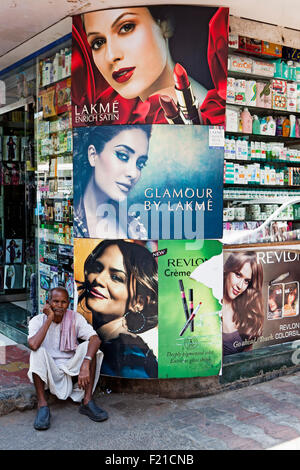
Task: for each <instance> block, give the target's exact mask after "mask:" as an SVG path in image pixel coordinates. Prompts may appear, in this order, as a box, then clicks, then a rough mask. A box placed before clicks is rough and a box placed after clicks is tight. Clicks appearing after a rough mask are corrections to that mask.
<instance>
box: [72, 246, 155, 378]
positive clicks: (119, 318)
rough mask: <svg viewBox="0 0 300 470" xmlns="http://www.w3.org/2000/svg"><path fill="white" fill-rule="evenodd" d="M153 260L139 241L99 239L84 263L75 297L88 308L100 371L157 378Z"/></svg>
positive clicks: (82, 305)
mask: <svg viewBox="0 0 300 470" xmlns="http://www.w3.org/2000/svg"><path fill="white" fill-rule="evenodd" d="M157 281H158V275H157V263H156V261H155V259H154V258H153V256H152V254H151V253H150V251H149V250H148V249H147V248H145V247H144V246H142V245H140V244H137V243H133V242H129V241H124V240H104V241H102V242H101V243H99V245H97V246H96V248H95V249H94V250H93V251H92V253H90V255H89V256H88V257H87V259H86V261H85V263H84V282H82V283H78V292H79V296H78V302H79V305H81V307H82V309H83V311H84V312H86V313H92V324H93V327H94V329H95V331H97V333H98V335H99V338H100V339H101V349H102V351H103V353H104V362H103V367H102V371H101V372H102V374H106V375H115V376H120V377H134V378H149V377H157V293H158V284H157Z"/></svg>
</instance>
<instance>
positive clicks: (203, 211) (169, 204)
mask: <svg viewBox="0 0 300 470" xmlns="http://www.w3.org/2000/svg"><path fill="white" fill-rule="evenodd" d="M216 132H219V133H220V134H222V133H223V132H224V131H223V129H222V128H216V127H213V128H210V127H209V126H185V125H176V126H160V125H152V126H151V125H138V124H136V125H134V126H132V125H127V126H126V125H124V126H99V127H88V128H84V127H82V128H76V129H74V131H73V137H74V158H73V171H74V173H73V180H74V236H75V237H76V238H80V237H83V238H111V239H114V238H131V239H142V240H159V239H179V240H180V239H187V240H193V239H219V238H221V237H222V198H223V147H221V146H219V145H218V139H216V138H215V137H216ZM221 140H222V139H221Z"/></svg>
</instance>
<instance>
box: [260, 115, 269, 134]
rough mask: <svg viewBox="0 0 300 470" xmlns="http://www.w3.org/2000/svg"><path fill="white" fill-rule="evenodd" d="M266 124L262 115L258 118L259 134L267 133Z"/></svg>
mask: <svg viewBox="0 0 300 470" xmlns="http://www.w3.org/2000/svg"><path fill="white" fill-rule="evenodd" d="M267 131H268V126H267V119H266V118H265V117H262V118H261V120H260V134H261V135H267Z"/></svg>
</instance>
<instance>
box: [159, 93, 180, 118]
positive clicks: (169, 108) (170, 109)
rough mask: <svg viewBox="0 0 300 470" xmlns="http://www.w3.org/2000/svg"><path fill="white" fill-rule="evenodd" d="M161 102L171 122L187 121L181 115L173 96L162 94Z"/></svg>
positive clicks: (166, 116)
mask: <svg viewBox="0 0 300 470" xmlns="http://www.w3.org/2000/svg"><path fill="white" fill-rule="evenodd" d="M159 102H160V105H161V107H162V109H163V110H164V114H165V118H166V120H167V121H168V123H169V124H185V121H184V120H183V118H182V117H181V116H180V113H179V109H178V108H177V106H176V104H175V103H174V101H173V99H172V98H170V97H169V96H167V95H161V96H160V97H159Z"/></svg>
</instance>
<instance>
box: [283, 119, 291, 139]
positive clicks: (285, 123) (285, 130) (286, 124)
mask: <svg viewBox="0 0 300 470" xmlns="http://www.w3.org/2000/svg"><path fill="white" fill-rule="evenodd" d="M290 132H291V123H290V120H289V118H288V117H286V118H285V120H284V121H283V123H282V135H283V137H289V136H290Z"/></svg>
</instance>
